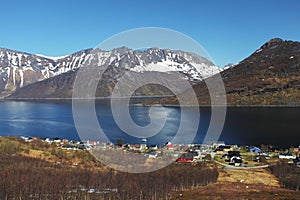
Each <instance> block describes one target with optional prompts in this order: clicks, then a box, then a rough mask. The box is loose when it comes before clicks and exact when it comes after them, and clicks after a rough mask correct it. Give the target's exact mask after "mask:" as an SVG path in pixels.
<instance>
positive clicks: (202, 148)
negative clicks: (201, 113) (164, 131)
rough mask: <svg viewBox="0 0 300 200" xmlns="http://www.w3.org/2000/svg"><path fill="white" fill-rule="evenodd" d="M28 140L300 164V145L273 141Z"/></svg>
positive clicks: (189, 159) (247, 164) (252, 163)
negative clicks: (250, 143) (281, 145)
mask: <svg viewBox="0 0 300 200" xmlns="http://www.w3.org/2000/svg"><path fill="white" fill-rule="evenodd" d="M21 138H22V139H23V140H24V141H25V142H32V141H35V140H40V141H42V142H45V143H48V144H55V145H56V146H57V147H58V148H60V149H62V150H65V151H89V150H95V149H101V150H117V151H124V152H130V153H135V154H142V155H144V156H145V157H148V158H149V159H157V158H159V157H161V156H162V154H168V155H170V156H173V157H174V158H177V159H176V162H178V163H195V162H202V161H214V162H216V163H218V164H220V165H223V166H224V167H225V168H236V169H251V168H253V169H255V168H266V167H269V166H270V165H272V164H274V163H277V162H278V161H283V162H286V163H288V164H291V165H295V166H297V167H300V157H299V156H300V153H299V149H300V147H289V148H278V147H274V146H271V145H268V146H266V145H261V147H257V146H238V145H236V144H233V145H228V144H225V142H221V141H219V142H213V143H210V144H173V143H171V142H168V143H166V144H165V145H164V146H158V145H153V144H151V145H149V144H147V140H146V139H142V140H141V143H140V144H123V142H122V140H121V139H118V140H117V142H116V144H113V143H103V142H99V141H92V140H86V141H73V140H67V139H60V138H52V139H50V138H44V139H39V138H36V137H25V136H21Z"/></svg>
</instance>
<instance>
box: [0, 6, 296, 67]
mask: <svg viewBox="0 0 300 200" xmlns="http://www.w3.org/2000/svg"><path fill="white" fill-rule="evenodd" d="M299 10H300V1H298V0H227V1H225V0H219V1H217V0H206V1H201V0H194V1H192V0H114V1H111V0H110V1H109V0H85V1H83V0H82V1H76V0H48V1H46V0H12V1H0V22H1V24H0V47H3V48H9V49H14V50H19V51H25V52H28V53H35V54H44V55H48V56H61V55H66V54H69V53H73V52H75V51H78V50H81V49H85V48H93V47H95V46H97V45H98V44H99V43H100V42H101V41H103V40H105V39H107V38H108V37H110V36H112V35H114V34H117V33H119V32H122V31H125V30H128V29H133V28H140V27H149V26H150V27H163V28H169V29H174V30H176V31H179V32H182V33H184V34H186V35H188V36H190V37H192V38H193V39H195V40H196V41H197V42H198V43H199V44H201V45H202V46H203V47H204V48H205V49H206V51H207V52H208V53H209V54H210V56H211V57H212V59H213V61H215V63H216V64H217V65H219V66H224V65H225V64H227V63H235V62H239V61H241V60H242V59H244V58H245V57H247V56H249V55H250V54H251V53H252V52H253V51H255V50H256V49H257V48H259V47H260V46H261V45H262V44H263V43H265V42H266V41H268V40H270V39H271V38H274V37H280V38H283V39H286V40H297V41H300V21H299V19H300V12H299Z"/></svg>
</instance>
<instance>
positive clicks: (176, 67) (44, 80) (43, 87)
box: [0, 47, 221, 98]
mask: <svg viewBox="0 0 300 200" xmlns="http://www.w3.org/2000/svg"><path fill="white" fill-rule="evenodd" d="M0 50H1V51H0V73H1V76H0V94H1V96H9V97H8V98H67V97H71V96H72V92H73V84H74V80H75V77H76V74H77V71H78V69H79V68H80V67H82V66H83V65H85V66H96V67H99V69H101V68H102V67H103V66H104V65H105V66H108V67H107V70H106V72H105V73H104V75H103V77H102V79H101V82H99V84H98V89H97V92H96V95H97V96H98V97H106V96H109V95H110V94H111V91H112V89H113V88H114V86H115V84H116V83H117V82H118V79H119V78H120V77H122V76H123V75H124V74H125V73H126V72H128V71H130V72H132V73H137V74H141V73H144V74H146V73H147V74H149V76H153V77H154V78H158V79H165V78H166V76H168V75H170V74H176V75H178V76H179V77H180V78H182V79H185V80H188V81H189V82H190V83H191V84H195V83H198V82H199V81H201V80H203V79H205V78H207V77H210V76H212V75H214V74H216V73H218V72H220V71H221V69H220V68H219V67H217V66H215V65H214V64H213V63H212V62H211V61H209V60H207V59H206V58H204V57H201V56H199V55H196V54H194V53H189V52H184V51H181V50H169V49H159V48H149V49H146V50H132V49H129V48H127V47H121V48H117V49H113V50H111V51H104V50H100V49H94V50H92V49H87V50H83V51H80V52H77V53H74V54H71V55H69V56H65V57H60V58H49V57H45V56H43V57H42V56H40V55H39V56H37V55H30V54H26V53H21V52H16V51H12V50H7V49H0ZM86 78H87V80H88V79H89V78H90V77H86ZM132 81H133V82H134V81H137V80H132ZM176 81H177V80H176V79H174V84H176ZM166 94H171V93H170V91H169V90H168V89H166V88H164V87H162V86H159V85H153V84H152V85H148V86H145V87H143V88H142V89H140V90H139V91H137V92H136V95H148V96H152V95H166Z"/></svg>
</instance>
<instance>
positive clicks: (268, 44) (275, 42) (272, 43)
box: [260, 38, 285, 50]
mask: <svg viewBox="0 0 300 200" xmlns="http://www.w3.org/2000/svg"><path fill="white" fill-rule="evenodd" d="M284 42H285V41H284V40H282V39H281V38H273V39H271V40H270V41H268V42H266V43H265V44H264V45H262V46H261V47H260V49H261V50H264V49H268V48H276V47H277V46H278V45H280V44H283V43H284Z"/></svg>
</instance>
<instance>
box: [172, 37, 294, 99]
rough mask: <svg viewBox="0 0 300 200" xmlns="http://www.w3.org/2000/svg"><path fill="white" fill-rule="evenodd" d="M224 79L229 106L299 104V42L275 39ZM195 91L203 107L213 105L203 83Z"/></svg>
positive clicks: (232, 67)
mask: <svg viewBox="0 0 300 200" xmlns="http://www.w3.org/2000/svg"><path fill="white" fill-rule="evenodd" d="M221 76H222V78H223V81H224V84H225V89H226V95H227V103H228V105H300V43H299V42H294V41H284V40H282V39H279V38H274V39H272V40H270V41H269V42H267V43H265V44H264V45H263V46H261V47H260V48H259V49H258V50H257V51H255V52H254V53H253V54H252V55H250V56H249V57H248V58H246V59H244V60H243V61H242V62H240V63H238V64H236V65H233V66H231V67H229V68H228V69H226V70H224V71H222V72H221ZM214 79H215V77H214V76H212V77H210V78H209V79H208V80H209V81H212V82H214ZM194 90H195V92H196V93H197V95H198V100H199V103H200V104H210V99H209V94H208V91H207V88H206V85H205V83H204V82H201V83H199V84H196V85H195V86H194ZM166 102H168V103H172V102H175V99H168V100H166Z"/></svg>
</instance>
